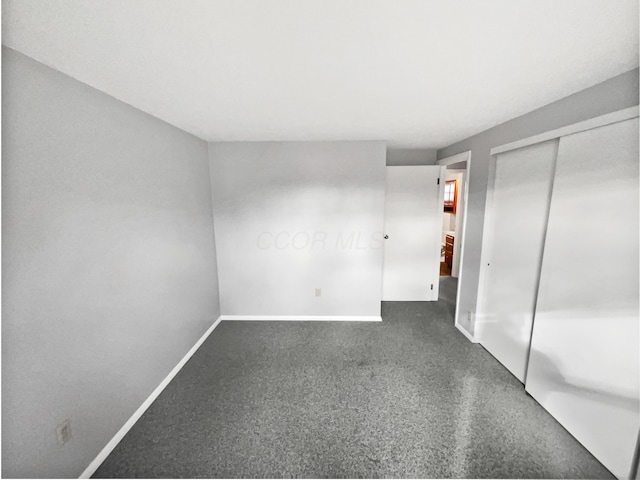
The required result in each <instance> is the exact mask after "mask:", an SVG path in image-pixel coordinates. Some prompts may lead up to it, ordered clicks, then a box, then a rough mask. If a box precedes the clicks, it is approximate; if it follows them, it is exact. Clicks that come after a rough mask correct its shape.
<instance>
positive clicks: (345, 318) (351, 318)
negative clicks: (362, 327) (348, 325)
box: [220, 315, 382, 322]
mask: <svg viewBox="0 0 640 480" xmlns="http://www.w3.org/2000/svg"><path fill="white" fill-rule="evenodd" d="M220 319H221V320H231V321H238V320H241V321H269V322H271V321H287V322H288V321H294V322H300V321H303V322H307V321H324V322H381V321H382V317H381V316H375V315H372V316H358V315H221V316H220Z"/></svg>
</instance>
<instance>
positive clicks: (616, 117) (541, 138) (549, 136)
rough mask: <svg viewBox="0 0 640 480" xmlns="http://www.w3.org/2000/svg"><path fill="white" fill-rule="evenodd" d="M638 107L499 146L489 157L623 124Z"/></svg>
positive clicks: (633, 116)
mask: <svg viewBox="0 0 640 480" xmlns="http://www.w3.org/2000/svg"><path fill="white" fill-rule="evenodd" d="M638 112H639V107H638V106H637V105H636V106H635V107H629V108H625V109H623V110H618V111H617V112H612V113H607V114H605V115H601V116H599V117H594V118H590V119H589V120H584V121H582V122H578V123H574V124H572V125H567V126H566V127H561V128H556V129H555V130H549V131H548V132H544V133H541V134H539V135H534V136H533V137H528V138H523V139H522V140H517V141H515V142H511V143H507V144H505V145H500V146H498V147H494V148H492V149H491V155H497V154H499V153H504V152H508V151H509V150H515V149H516V148H522V147H528V146H529V145H533V144H535V143H541V142H546V141H547V140H553V139H554V138H559V137H565V136H567V135H572V134H574V133H578V132H584V131H585V130H591V129H593V128H598V127H604V126H605V125H610V124H612V123H618V122H623V121H625V120H629V119H631V118H635V117H637V116H638Z"/></svg>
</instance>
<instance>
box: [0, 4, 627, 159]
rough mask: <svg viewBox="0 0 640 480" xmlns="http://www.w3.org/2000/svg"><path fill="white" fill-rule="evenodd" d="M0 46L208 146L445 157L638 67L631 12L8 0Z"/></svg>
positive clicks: (614, 7) (603, 7)
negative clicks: (468, 141) (226, 143)
mask: <svg viewBox="0 0 640 480" xmlns="http://www.w3.org/2000/svg"><path fill="white" fill-rule="evenodd" d="M2 6H3V19H2V29H3V31H2V37H3V43H4V44H6V45H7V46H9V47H11V48H14V49H15V50H18V51H20V52H22V53H24V54H26V55H28V56H30V57H33V58H35V59H36V60H39V61H41V62H42V63H45V64H47V65H49V66H51V67H53V68H55V69H57V70H60V71H61V72H64V73H66V74H68V75H70V76H72V77H74V78H76V79H78V80H80V81H82V82H85V83H87V84H89V85H91V86H93V87H95V88H97V89H99V90H102V91H103V92H106V93H108V94H110V95H112V96H114V97H116V98H118V99H120V100H122V101H124V102H126V103H129V104H131V105H133V106H135V107H137V108H139V109H141V110H144V111H145V112H148V113H150V114H152V115H154V116H156V117H159V118H161V119H163V120H165V121H167V122H169V123H171V124H173V125H175V126H177V127H179V128H182V129H184V130H186V131H188V132H191V133H193V134H194V135H197V136H198V137H201V138H203V139H205V140H210V141H215V140H362V139H377V140H387V141H388V142H389V146H391V147H396V148H400V147H402V148H440V147H444V146H447V145H449V144H451V143H453V142H455V141H457V140H461V139H463V138H466V137H468V136H470V135H473V134H475V133H478V132H480V131H482V130H485V129H487V128H489V127H492V126H494V125H496V124H498V123H501V122H504V121H506V120H508V119H510V118H514V117H516V116H518V115H521V114H524V113H526V112H528V111H531V110H533V109H535V108H537V107H540V106H542V105H545V104H547V103H550V102H552V101H555V100H557V99H560V98H562V97H564V96H566V95H569V94H571V93H574V92H576V91H579V90H581V89H583V88H586V87H589V86H591V85H594V84H596V83H599V82H601V81H604V80H606V79H608V78H611V77H613V76H615V75H618V74H620V73H623V72H626V71H628V70H631V69H633V68H635V67H637V66H638V0H517V1H514V0H439V1H431V0H366V1H365V0H46V1H43V0H3V2H2Z"/></svg>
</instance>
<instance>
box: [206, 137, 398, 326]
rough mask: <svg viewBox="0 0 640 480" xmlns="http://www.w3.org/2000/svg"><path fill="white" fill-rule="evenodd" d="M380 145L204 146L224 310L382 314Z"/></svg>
mask: <svg viewBox="0 0 640 480" xmlns="http://www.w3.org/2000/svg"><path fill="white" fill-rule="evenodd" d="M385 151H386V146H385V144H384V142H375V141H372V142H228V143H226V142H223V143H211V144H210V146H209V153H210V161H211V174H212V175H211V181H212V191H213V211H214V215H215V219H216V225H215V232H216V246H217V249H218V254H219V257H218V268H219V277H220V303H221V308H222V313H223V314H224V315H278V316H282V315H312V316H345V315H347V316H378V317H379V316H380V306H381V304H380V302H381V293H382V259H383V247H384V243H383V242H384V241H383V239H382V235H383V234H382V230H383V226H384V193H385V175H386V167H385ZM316 288H320V289H321V295H320V296H316V291H315V289H316Z"/></svg>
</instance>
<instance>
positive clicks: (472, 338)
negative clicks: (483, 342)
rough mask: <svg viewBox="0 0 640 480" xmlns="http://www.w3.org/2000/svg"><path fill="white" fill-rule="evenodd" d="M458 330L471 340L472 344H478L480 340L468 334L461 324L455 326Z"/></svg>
mask: <svg viewBox="0 0 640 480" xmlns="http://www.w3.org/2000/svg"><path fill="white" fill-rule="evenodd" d="M455 326H456V328H457V329H458V330H460V331H461V332H462V334H463V335H464V336H465V337H467V338H468V339H469V341H470V342H472V343H478V340H476V339H475V337H473V336H472V335H471V334H470V333H469V332H467V331H466V330H465V329H464V328H463V327H461V326H460V324H458V323H456V324H455Z"/></svg>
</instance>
